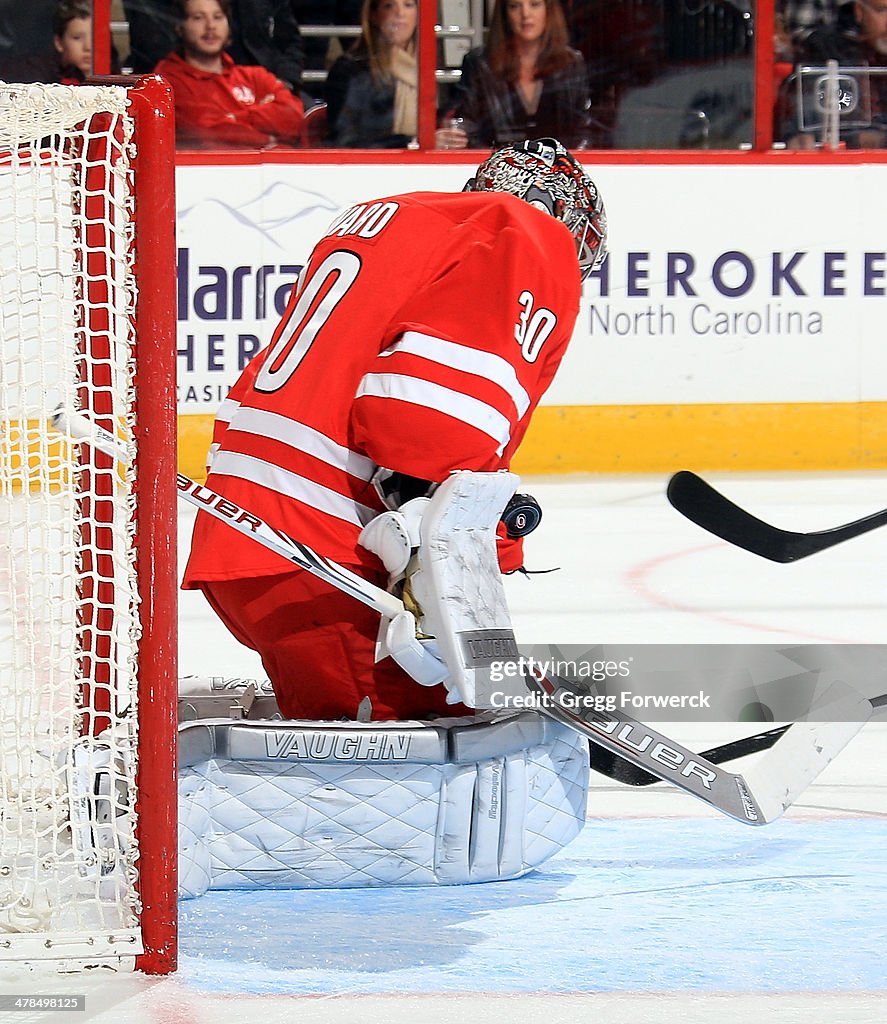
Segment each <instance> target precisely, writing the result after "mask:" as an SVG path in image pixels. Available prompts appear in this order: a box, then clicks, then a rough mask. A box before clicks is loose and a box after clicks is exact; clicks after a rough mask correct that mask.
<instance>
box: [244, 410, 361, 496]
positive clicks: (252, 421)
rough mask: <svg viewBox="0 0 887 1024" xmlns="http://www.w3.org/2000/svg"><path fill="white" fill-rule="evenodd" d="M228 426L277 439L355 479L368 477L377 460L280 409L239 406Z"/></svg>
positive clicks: (246, 432) (247, 432)
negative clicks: (281, 411) (283, 412)
mask: <svg viewBox="0 0 887 1024" xmlns="http://www.w3.org/2000/svg"><path fill="white" fill-rule="evenodd" d="M231 429H232V430H240V431H243V432H244V433H245V434H258V435H259V436H260V437H269V438H271V439H272V440H273V441H280V442H281V443H283V444H285V445H287V446H288V447H290V448H294V449H296V450H297V451H300V452H305V453H306V454H307V455H312V456H314V458H315V459H320V461H321V462H325V463H326V464H327V465H328V466H333V467H334V468H335V469H341V470H343V471H344V472H345V473H348V474H349V476H354V477H357V479H358V480H364V481H368V480H371V479H372V476H373V473H375V471H376V464H375V463H374V462H373V460H372V459H368V458H367V457H366V456H365V455H360V454H359V453H358V452H354V451H351V449H350V448H346V447H345V446H344V445H341V444H339V443H338V442H337V441H334V440H333V439H332V438H331V437H328V436H327V435H326V434H323V433H321V432H320V431H319V430H315V429H314V427H308V426H306V425H305V424H304V423H299V421H298V420H294V419H290V417H289V416H283V415H281V414H280V413H276V412H267V411H265V410H263V409H252V408H250V407H248V406H241V407H240V409H239V410H238V412H237V418H236V419H235V420H233V421H232V422H231ZM229 443H230V442H229Z"/></svg>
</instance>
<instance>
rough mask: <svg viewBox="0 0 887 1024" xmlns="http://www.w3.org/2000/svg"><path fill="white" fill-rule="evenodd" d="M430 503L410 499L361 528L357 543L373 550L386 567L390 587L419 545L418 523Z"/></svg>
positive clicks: (399, 577) (400, 576)
mask: <svg viewBox="0 0 887 1024" xmlns="http://www.w3.org/2000/svg"><path fill="white" fill-rule="evenodd" d="M429 503H430V499H428V498H413V500H412V501H408V502H407V503H406V505H402V506H401V507H400V508H399V509H398V510H397V511H396V512H382V513H381V514H380V515H378V516H376V518H375V519H371V520H370V521H369V522H368V523H367V525H366V526H365V527H364V528H363V529H362V530H361V531H360V536H359V537H358V538H357V543H358V544H360V546H361V547H362V548H366V550H367V551H372V553H373V554H374V555H376V556H377V557H378V558H379V560H380V561H381V562H382V565H384V566H385V568H386V569H387V570H388V585H389V587H390V586H393V585H394V583H396V582H397V581H398V580H399V579H401V578H402V577H403V573H404V570H405V569H406V567H407V563H408V562H409V560H410V556H411V555H412V553H413V550H414V549H415V548H417V547H418V546H419V525H420V523H421V522H422V516H423V515H424V514H425V509H426V508H427V507H428V505H429Z"/></svg>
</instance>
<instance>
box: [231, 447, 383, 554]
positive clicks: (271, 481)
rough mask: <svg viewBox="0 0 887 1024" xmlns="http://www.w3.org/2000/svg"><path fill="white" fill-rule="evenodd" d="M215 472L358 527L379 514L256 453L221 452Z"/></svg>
mask: <svg viewBox="0 0 887 1024" xmlns="http://www.w3.org/2000/svg"><path fill="white" fill-rule="evenodd" d="M213 474H215V475H222V476H233V477H237V478H238V479H240V480H249V481H250V483H254V484H258V485H259V486H260V487H267V488H268V489H269V490H271V491H275V492H276V493H277V494H281V495H283V496H284V497H286V498H293V499H295V500H296V501H300V502H302V504H303V505H308V506H310V507H311V508H315V509H319V510H320V511H321V512H325V513H326V514H327V515H330V516H334V517H335V518H336V519H341V520H343V521H344V522H346V523H352V524H353V525H354V526H357V527H363V526H366V524H367V523H368V522H369V521H370V520H371V519H373V518H375V516H376V515H377V514H378V513H377V512H376V510H375V509H372V508H370V507H369V506H368V505H362V504H361V503H360V502H358V501H355V500H354V499H353V498H349V497H346V496H345V495H344V494H339V492H338V491H333V490H331V489H330V488H329V487H324V485H323V484H319V483H317V482H316V481H314V480H308V479H306V478H305V477H303V476H299V475H298V474H297V473H292V472H290V470H288V469H283V468H282V467H280V466H275V465H272V464H271V463H270V462H265V461H264V460H262V459H257V458H254V457H253V456H252V455H242V454H240V453H239V452H227V451H220V452H219V453H218V454H217V455H216V458H215V461H214V462H213ZM296 539H298V538H296Z"/></svg>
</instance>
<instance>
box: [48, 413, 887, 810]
mask: <svg viewBox="0 0 887 1024" xmlns="http://www.w3.org/2000/svg"><path fill="white" fill-rule="evenodd" d="M52 424H53V426H54V427H55V428H56V429H58V430H62V431H64V432H66V433H68V434H69V435H70V436H71V437H74V438H76V439H78V440H81V441H86V442H87V443H89V444H90V445H92V446H93V447H94V448H96V449H97V450H99V451H102V452H104V453H105V454H107V455H110V456H111V457H112V458H116V459H119V460H121V461H124V462H128V461H130V459H129V452H128V451H127V450H126V447H125V445H123V444H122V443H121V441H120V440H119V439H118V438H117V437H116V436H115V435H114V434H112V433H111V432H110V431H107V430H104V429H103V428H101V427H99V426H97V425H95V424H93V423H92V421H91V420H89V419H88V418H87V417H85V416H82V415H80V414H77V413H73V414H72V413H65V412H64V411H62V410H59V411H57V412H56V414H55V415H54V416H53V419H52ZM178 489H179V495H180V497H181V498H183V499H184V500H185V501H187V502H189V503H190V504H192V505H195V506H197V507H198V508H202V509H204V510H205V511H206V512H209V513H210V514H211V515H215V516H216V517H217V518H219V519H221V520H222V521H223V522H225V523H227V524H228V525H229V526H231V527H232V528H233V529H235V530H239V531H240V532H242V533H246V534H247V535H249V536H251V537H253V539H254V540H256V541H257V542H258V543H260V544H264V545H265V546H266V547H268V548H269V549H270V550H272V551H275V552H276V553H278V554H280V555H282V556H283V557H284V558H286V559H288V560H289V561H290V562H292V563H293V564H294V565H297V566H299V567H300V568H303V569H306V570H307V571H308V572H312V573H314V575H316V576H319V577H320V578H321V579H324V580H326V581H327V582H328V583H330V584H331V585H332V586H334V587H337V588H339V589H340V590H343V591H344V592H345V593H348V594H351V596H352V597H354V598H355V599H356V600H359V601H361V602H363V603H364V604H366V605H368V606H369V607H371V608H374V609H375V610H377V611H378V612H379V613H380V614H382V615H387V616H392V615H396V614H398V613H399V612H401V611H403V610H404V605H403V603H402V602H401V601H400V600H399V599H398V598H397V597H395V596H394V595H393V594H390V593H388V591H386V590H383V589H382V588H381V587H377V586H375V585H374V584H372V583H370V582H369V581H368V580H365V579H363V578H362V577H360V576H357V575H355V574H354V573H351V572H349V571H348V570H346V569H345V568H344V567H343V566H339V565H337V564H336V563H335V562H333V561H331V560H330V559H327V558H323V557H322V556H320V555H318V554H317V553H316V552H314V551H312V550H311V548H309V547H308V546H307V545H305V544H302V543H300V542H299V541H296V540H294V539H293V538H291V537H289V536H287V535H286V534H284V533H282V532H281V531H279V530H275V529H274V528H273V527H271V526H270V525H269V524H267V523H265V522H264V521H263V520H262V519H260V518H259V517H258V516H255V515H253V514H252V513H250V512H248V511H247V510H246V509H243V508H241V507H240V506H239V505H236V504H235V503H234V502H232V501H229V500H228V499H225V498H222V497H221V496H220V495H218V494H216V492H215V491H212V490H210V489H209V488H207V487H204V486H202V485H199V484H197V483H196V482H195V481H194V480H191V479H190V478H189V477H186V476H184V475H182V474H178ZM524 683H525V684H526V686H527V689H528V690H529V691H530V692H531V693H536V694H537V695H538V696H539V697H540V700H539V702H538V704H537V705H536V707H537V709H538V710H539V711H540V712H541V713H542V714H545V715H547V716H549V717H550V718H553V719H554V720H555V721H559V722H561V723H562V724H564V725H567V726H568V727H570V728H572V729H574V730H576V731H577V732H579V733H581V734H582V735H584V736H586V737H587V738H588V739H590V740H591V741H592V742H594V743H596V744H597V745H598V746H600V747H603V748H604V749H605V750H608V751H609V752H610V753H612V754H616V755H618V756H619V757H621V758H623V759H625V760H626V761H628V762H630V763H631V764H633V765H635V766H636V767H637V768H639V769H641V770H644V771H647V772H649V773H650V774H652V775H654V776H656V777H657V778H659V779H663V780H665V781H666V782H670V783H671V784H672V785H673V786H675V787H676V788H678V789H681V790H683V791H684V792H687V793H689V794H691V795H692V796H695V797H697V798H698V799H700V800H702V801H703V802H705V803H707V804H708V805H709V806H711V807H713V808H715V809H716V810H718V811H720V812H721V813H723V814H726V815H729V816H730V817H732V818H735V819H736V820H738V821H741V822H744V823H745V824H749V825H764V824H767V823H768V822H771V821H774V820H775V819H776V818H778V817H779V816H780V815H781V814H782V813H783V811H784V810H785V809H786V808H787V807H789V806H790V805H791V804H792V803H793V801H794V800H795V799H796V798H797V796H798V795H799V794H800V793H802V792H803V791H804V790H805V789H806V788H807V786H809V785H810V783H811V782H812V781H813V780H814V779H815V778H816V776H817V775H819V773H820V772H821V771H822V770H823V769H824V768H825V767H826V765H827V764H828V763H829V762H830V761H831V760H832V759H833V758H834V757H835V756H836V754H838V753H839V752H840V751H841V750H842V749H843V748H844V747H845V746H846V744H847V743H848V742H849V741H850V740H851V739H852V738H853V736H855V735H856V733H857V732H859V730H860V729H861V728H862V726H863V725H864V724H865V722H866V721H868V719H869V718H870V717H871V716H872V714H873V713H874V711H875V707H876V705H877V706H882V705H884V704H887V695H885V696H884V697H880V698H877V699H876V701H874V702H872V701H869V700H868V699H867V698H865V697H861V696H860V695H859V694H855V693H854V694H849V695H848V694H846V693H845V694H842V693H830V694H829V695H828V696H829V701H828V704H827V707H828V709H829V710H830V711H831V712H832V714H833V715H834V717H835V718H836V719H838V718H842V719H844V720H835V721H832V722H810V721H806V722H805V721H802V722H797V723H794V724H792V725H791V726H790V727H788V728H787V729H786V731H785V733H784V735H783V737H782V740H781V742H780V743H779V745H778V746H776V747H775V748H774V749H772V750H771V751H770V752H769V754H768V755H767V756H766V757H765V758H762V759H761V761H760V762H759V764H757V765H755V766H754V767H753V769H752V771H751V772H750V773H748V774H747V775H739V774H736V773H733V772H728V771H726V770H725V769H723V768H720V767H719V766H718V765H716V764H715V763H714V762H713V761H710V760H709V759H707V758H706V757H704V756H703V755H701V754H696V753H694V752H693V751H691V750H689V749H688V748H687V747H684V746H682V745H681V744H679V743H677V742H676V741H675V740H672V739H671V738H670V737H668V736H666V735H665V734H663V733H660V732H658V731H657V730H655V729H653V728H652V727H650V726H647V725H644V724H643V723H641V722H638V721H636V720H635V719H633V718H631V717H630V716H628V715H626V714H624V713H623V712H621V711H613V712H601V711H598V710H596V709H594V708H593V707H591V708H589V707H581V706H577V704H578V703H579V702H577V701H576V696H577V691H576V690H575V689H574V688H573V686H572V685H571V684H570V683H568V682H567V681H565V680H563V679H560V678H559V677H557V676H552V677H542V678H536V677H534V676H532V675H531V674H530V673H529V672H525V675H524ZM823 710H824V709H823V706H822V705H820V708H819V711H820V712H822V711H823Z"/></svg>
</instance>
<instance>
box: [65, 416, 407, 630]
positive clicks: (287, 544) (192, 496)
mask: <svg viewBox="0 0 887 1024" xmlns="http://www.w3.org/2000/svg"><path fill="white" fill-rule="evenodd" d="M52 423H53V426H54V427H56V429H58V430H62V431H64V432H65V433H68V434H70V435H71V436H72V437H75V438H77V439H78V440H80V441H86V442H87V443H88V444H90V445H92V447H94V448H96V449H98V450H99V451H101V452H104V453H105V454H106V455H109V456H111V458H114V459H118V460H119V461H121V462H123V463H124V464H128V463H129V462H130V457H129V452H128V451H127V450H126V446H125V445H124V444H123V443H122V442H121V441H120V440H119V438H117V437H116V436H115V435H114V434H112V433H111V432H110V431H108V430H105V429H104V428H103V427H100V426H97V425H96V424H95V423H93V422H92V421H91V420H89V419H88V418H87V417H86V416H82V415H79V414H77V413H64V412H61V411H57V412H56V414H55V415H54V416H53V420H52ZM176 482H177V486H178V494H179V497H180V498H181V499H182V500H183V501H185V502H187V503H188V504H190V505H193V506H194V507H195V508H198V509H202V510H203V511H204V512H207V513H209V515H211V516H215V518H216V519H220V520H221V521H222V522H224V523H225V524H227V525H228V526H230V527H231V528H232V529H233V530H236V531H237V532H238V533H242V534H244V535H245V536H247V537H250V538H251V539H252V540H254V541H256V542H257V543H259V544H261V545H263V546H264V547H266V548H268V549H269V550H271V551H273V552H274V553H275V554H278V555H280V556H281V557H282V558H285V559H286V560H287V561H289V562H292V564H293V565H295V566H298V568H300V569H305V570H306V571H307V572H310V573H312V574H313V575H314V576H317V577H318V578H320V579H322V580H324V581H325V582H327V583H329V584H331V585H332V586H334V587H336V588H338V589H339V590H342V591H344V592H345V593H346V594H350V595H351V597H353V598H355V600H357V601H361V602H362V603H363V604H365V605H368V606H369V607H370V608H373V609H374V610H375V611H377V612H379V614H380V615H386V616H388V617H389V618H393V617H394V616H395V615H398V614H399V613H400V612H402V611H403V610H404V605H403V602H402V601H401V600H400V599H399V598H397V597H395V596H394V595H393V594H389V593H388V591H387V590H383V589H382V588H381V587H377V586H375V584H373V583H371V582H370V581H369V580H365V579H364V578H363V577H361V576H358V575H356V574H355V573H353V572H351V571H350V570H348V569H346V568H345V567H344V566H342V565H339V564H338V563H336V562H333V561H332V560H331V559H329V558H324V557H323V556H322V555H319V554H318V553H317V552H316V551H314V550H313V549H312V548H310V547H308V545H307V544H303V543H301V541H297V540H294V539H293V538H292V537H290V536H288V535H287V534H285V533H283V532H282V531H281V530H277V529H275V528H274V527H273V526H271V525H269V524H268V523H266V522H265V521H264V520H263V519H261V518H260V517H259V516H257V515H255V514H254V513H253V512H248V511H247V510H246V509H244V508H241V506H240V505H237V504H236V503H235V502H233V501H230V500H229V499H227V498H223V497H222V496H221V495H220V494H217V493H216V492H215V491H213V490H212V489H211V488H209V487H206V486H204V485H203V484H198V483H197V482H196V481H195V480H192V479H191V478H190V477H187V476H185V475H184V474H182V473H178V474H177V481H176Z"/></svg>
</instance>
